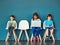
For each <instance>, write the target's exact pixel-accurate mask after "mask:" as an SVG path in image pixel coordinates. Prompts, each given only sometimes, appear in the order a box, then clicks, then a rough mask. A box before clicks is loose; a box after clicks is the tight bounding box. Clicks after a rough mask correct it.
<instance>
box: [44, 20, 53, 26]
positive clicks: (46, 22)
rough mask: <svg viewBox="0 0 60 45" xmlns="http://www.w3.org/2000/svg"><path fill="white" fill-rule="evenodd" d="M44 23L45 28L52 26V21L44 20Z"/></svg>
mask: <svg viewBox="0 0 60 45" xmlns="http://www.w3.org/2000/svg"><path fill="white" fill-rule="evenodd" d="M44 23H45V25H46V27H48V26H53V21H52V20H45V21H44Z"/></svg>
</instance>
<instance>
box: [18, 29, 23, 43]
mask: <svg viewBox="0 0 60 45" xmlns="http://www.w3.org/2000/svg"><path fill="white" fill-rule="evenodd" d="M22 32H23V30H21V32H20V34H19V38H18V42H19V40H20V38H21V35H22Z"/></svg>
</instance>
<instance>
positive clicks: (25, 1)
mask: <svg viewBox="0 0 60 45" xmlns="http://www.w3.org/2000/svg"><path fill="white" fill-rule="evenodd" d="M34 12H38V14H39V15H40V18H41V20H42V22H43V21H44V20H45V19H46V16H47V14H48V13H51V14H52V15H53V16H54V22H55V27H56V29H55V30H56V31H55V39H56V40H60V20H59V19H60V0H0V40H5V39H6V36H7V32H8V31H7V30H6V29H5V28H6V23H7V21H8V20H9V16H10V15H11V14H14V15H15V16H16V20H17V22H19V21H20V20H22V19H26V20H28V21H29V23H30V20H31V18H32V14H33V13H34ZM19 32H20V31H18V30H17V31H16V33H17V35H19ZM28 33H29V37H30V36H31V30H29V31H28ZM42 33H44V31H43V30H42V32H41V34H42ZM24 36H25V35H24V34H23V36H22V38H21V39H22V40H26V37H25V38H23V37H24ZM42 36H43V35H42ZM13 39H14V38H13Z"/></svg>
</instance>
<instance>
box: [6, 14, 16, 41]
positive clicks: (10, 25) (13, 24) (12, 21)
mask: <svg viewBox="0 0 60 45" xmlns="http://www.w3.org/2000/svg"><path fill="white" fill-rule="evenodd" d="M16 28H17V23H16V21H15V16H14V15H11V16H10V20H9V21H8V22H7V28H6V29H8V30H9V32H8V34H7V37H6V41H8V39H9V38H10V37H11V35H12V33H13V34H14V38H15V41H16V40H17V36H16V33H15V31H14V30H15V29H16Z"/></svg>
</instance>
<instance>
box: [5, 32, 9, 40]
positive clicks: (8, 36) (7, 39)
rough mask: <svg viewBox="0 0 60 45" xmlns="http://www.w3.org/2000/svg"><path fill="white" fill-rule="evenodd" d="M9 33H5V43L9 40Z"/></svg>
mask: <svg viewBox="0 0 60 45" xmlns="http://www.w3.org/2000/svg"><path fill="white" fill-rule="evenodd" d="M9 35H10V34H9V32H8V33H7V37H6V40H5V41H8V39H9Z"/></svg>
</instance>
